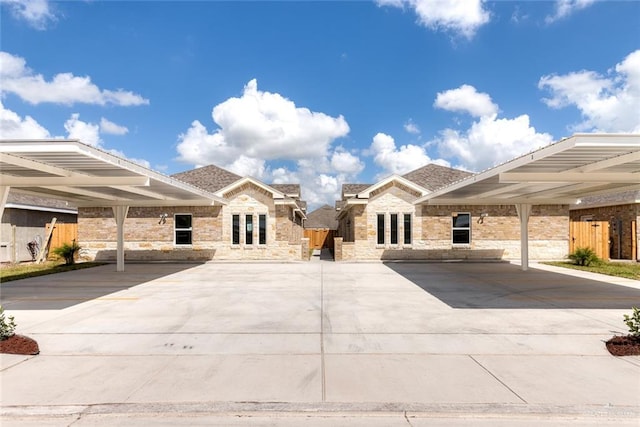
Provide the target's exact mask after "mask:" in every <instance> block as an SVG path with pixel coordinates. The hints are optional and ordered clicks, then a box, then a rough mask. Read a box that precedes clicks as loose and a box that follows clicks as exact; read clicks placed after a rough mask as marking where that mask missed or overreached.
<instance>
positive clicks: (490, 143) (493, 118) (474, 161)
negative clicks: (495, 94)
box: [432, 85, 553, 171]
mask: <svg viewBox="0 0 640 427" xmlns="http://www.w3.org/2000/svg"><path fill="white" fill-rule="evenodd" d="M434 106H435V107H436V108H442V109H445V110H448V111H454V112H464V113H469V114H471V115H472V116H474V117H477V120H476V121H474V122H473V123H472V124H471V126H470V127H469V128H468V129H466V130H459V129H450V128H447V129H444V130H442V131H440V135H439V137H437V138H436V139H435V140H434V141H432V143H434V144H435V145H436V146H437V147H438V150H439V154H440V155H441V156H442V157H444V158H445V159H451V160H452V163H454V164H456V165H459V166H457V167H461V168H464V169H468V170H472V171H481V170H484V169H487V168H490V167H492V166H495V165H497V164H499V163H503V162H505V161H507V160H511V159H512V158H514V157H517V156H519V155H522V154H524V153H527V152H529V151H532V150H535V149H537V148H540V147H543V146H545V145H548V144H550V143H551V142H553V137H552V136H551V135H549V134H547V133H539V132H537V131H536V129H535V128H534V127H533V126H531V123H530V120H529V116H528V115H526V114H523V115H521V116H518V117H515V118H512V119H510V118H498V111H499V108H498V105H496V104H494V103H493V102H492V101H491V97H490V96H489V95H488V94H486V93H479V92H477V90H476V89H475V88H474V87H473V86H469V85H463V86H461V87H459V88H458V89H453V90H449V91H445V92H442V93H439V94H438V96H437V97H436V102H434ZM453 159H455V161H453Z"/></svg>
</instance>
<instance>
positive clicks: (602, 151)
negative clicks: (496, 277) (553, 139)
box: [415, 134, 640, 270]
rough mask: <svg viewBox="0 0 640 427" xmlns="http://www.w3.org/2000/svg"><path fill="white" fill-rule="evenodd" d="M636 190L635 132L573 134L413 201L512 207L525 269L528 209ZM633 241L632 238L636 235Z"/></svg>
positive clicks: (639, 144)
mask: <svg viewBox="0 0 640 427" xmlns="http://www.w3.org/2000/svg"><path fill="white" fill-rule="evenodd" d="M638 189H640V134H576V135H574V136H572V137H569V138H566V139H563V140H561V141H559V142H557V143H555V144H552V145H549V146H547V147H544V148H542V149H539V150H537V151H533V152H531V153H528V154H525V155H524V156H521V157H518V158H516V159H514V160H511V161H508V162H506V163H503V164H501V165H499V166H496V167H494V168H491V169H488V170H486V171H484V172H481V173H479V174H477V175H473V176H471V177H469V178H466V179H464V180H462V181H459V182H457V183H454V184H452V185H449V186H447V187H444V188H441V189H439V190H436V191H434V192H432V193H429V194H427V195H426V196H423V197H421V198H419V199H418V200H416V202H415V203H416V204H420V203H424V204H432V205H515V206H516V209H517V212H518V218H519V220H520V248H521V262H522V270H527V269H528V266H529V233H528V229H527V225H528V222H529V215H530V213H531V207H532V206H533V205H553V204H560V205H565V204H569V205H571V204H576V203H580V199H581V198H583V197H586V196H594V195H599V194H612V193H617V192H622V191H629V190H638ZM636 238H637V237H636Z"/></svg>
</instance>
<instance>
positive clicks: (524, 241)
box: [516, 203, 531, 271]
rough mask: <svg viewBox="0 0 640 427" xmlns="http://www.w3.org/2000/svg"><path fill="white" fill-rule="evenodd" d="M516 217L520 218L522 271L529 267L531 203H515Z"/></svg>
mask: <svg viewBox="0 0 640 427" xmlns="http://www.w3.org/2000/svg"><path fill="white" fill-rule="evenodd" d="M516 211H517V212H518V218H520V264H521V266H522V271H527V270H528V269H529V214H531V205H529V204H526V203H520V204H517V205H516Z"/></svg>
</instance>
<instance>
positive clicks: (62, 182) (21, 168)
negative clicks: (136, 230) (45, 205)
mask: <svg viewBox="0 0 640 427" xmlns="http://www.w3.org/2000/svg"><path fill="white" fill-rule="evenodd" d="M10 188H13V189H14V190H15V191H19V192H22V193H27V194H33V195H37V196H41V197H50V198H56V199H61V200H66V201H67V202H69V203H70V204H73V205H75V206H77V207H111V208H113V213H114V218H115V220H116V224H117V236H118V241H117V263H116V269H117V271H124V221H125V219H126V217H127V212H128V210H129V207H131V206H137V207H143V206H213V205H217V204H226V202H225V201H224V200H223V199H222V198H220V197H217V196H215V195H214V194H212V193H209V192H207V191H204V190H201V189H199V188H196V187H193V186H191V185H189V184H186V183H183V182H181V181H178V180H175V179H172V178H170V177H168V176H166V175H163V174H161V173H158V172H155V171H152V170H150V169H147V168H145V167H143V166H140V165H138V164H136V163H133V162H131V161H129V160H125V159H122V158H120V157H118V156H114V155H112V154H109V153H107V152H105V151H102V150H99V149H96V148H94V147H90V146H88V145H86V144H83V143H81V142H80V141H78V140H61V139H54V140H2V141H0V217H2V213H3V212H4V207H5V204H6V201H7V196H8V194H9V189H10Z"/></svg>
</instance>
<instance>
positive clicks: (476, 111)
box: [433, 85, 498, 117]
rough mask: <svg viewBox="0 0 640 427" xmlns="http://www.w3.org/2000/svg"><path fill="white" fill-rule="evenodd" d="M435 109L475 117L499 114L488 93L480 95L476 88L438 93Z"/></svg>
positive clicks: (470, 87)
mask: <svg viewBox="0 0 640 427" xmlns="http://www.w3.org/2000/svg"><path fill="white" fill-rule="evenodd" d="M433 105H434V107H436V108H441V109H443V110H447V111H454V112H465V113H469V114H471V115H472V116H473V117H482V116H488V115H491V114H496V113H497V112H498V106H497V105H496V104H494V103H493V101H492V100H491V97H490V96H489V95H488V94H486V93H479V92H478V91H477V90H476V88H475V87H473V86H470V85H462V86H460V87H459V88H456V89H451V90H446V91H444V92H440V93H438V95H437V96H436V100H435V102H434V103H433Z"/></svg>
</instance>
